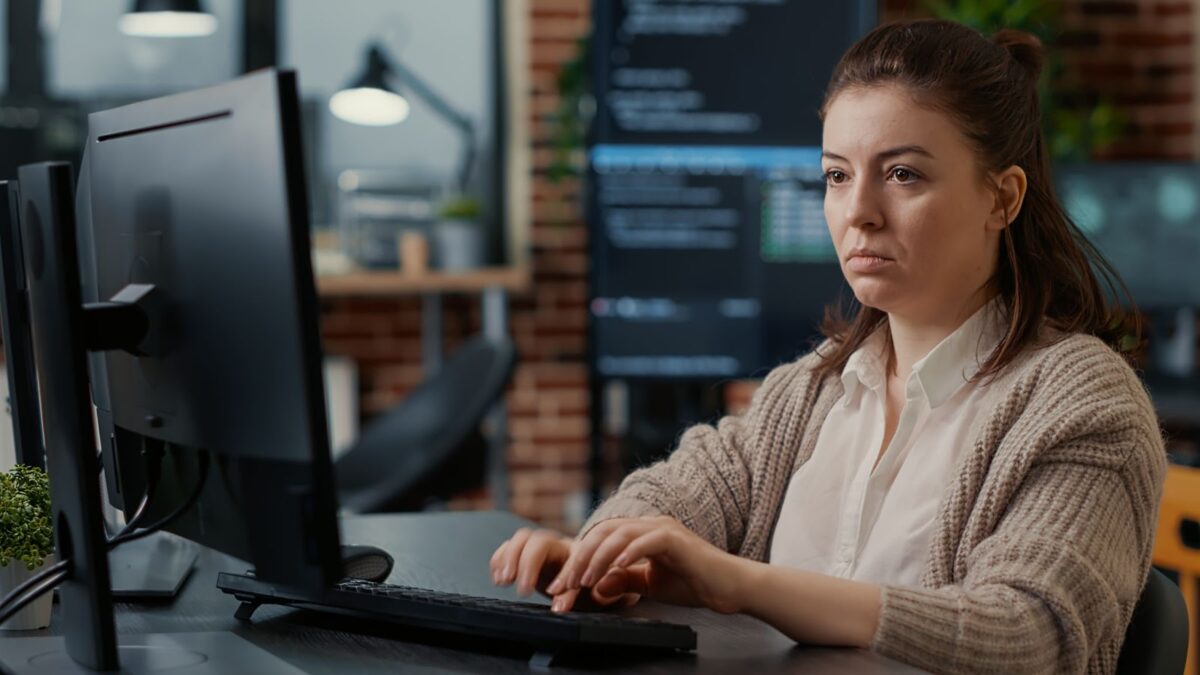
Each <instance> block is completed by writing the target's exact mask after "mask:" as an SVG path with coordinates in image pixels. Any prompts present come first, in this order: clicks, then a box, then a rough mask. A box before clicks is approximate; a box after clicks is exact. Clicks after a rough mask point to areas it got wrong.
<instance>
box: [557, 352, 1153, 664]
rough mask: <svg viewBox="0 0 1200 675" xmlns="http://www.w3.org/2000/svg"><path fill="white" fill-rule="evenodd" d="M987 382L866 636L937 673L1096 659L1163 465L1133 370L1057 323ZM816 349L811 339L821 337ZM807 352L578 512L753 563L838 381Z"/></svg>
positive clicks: (1121, 614)
mask: <svg viewBox="0 0 1200 675" xmlns="http://www.w3.org/2000/svg"><path fill="white" fill-rule="evenodd" d="M1051 337H1052V339H1050V340H1044V341H1043V343H1042V345H1043V346H1040V347H1037V348H1030V349H1027V350H1026V351H1025V352H1024V353H1023V354H1022V355H1020V356H1018V358H1017V359H1016V360H1015V361H1013V362H1012V363H1010V364H1009V365H1008V366H1007V367H1006V368H1005V369H1004V370H1003V371H1002V372H1001V373H1000V375H999V376H998V377H997V378H996V379H994V380H992V381H991V382H990V383H988V384H987V385H986V386H987V387H988V395H987V405H986V409H987V410H989V411H990V412H989V413H987V414H985V415H981V416H980V417H979V418H978V419H976V420H975V422H974V424H973V426H972V431H971V435H970V438H972V439H973V441H972V444H971V449H970V451H969V452H966V453H964V454H963V458H962V459H961V460H960V462H959V464H958V467H957V471H956V474H955V478H954V480H953V482H952V483H951V484H949V485H947V486H946V489H945V493H944V496H943V501H942V504H941V507H940V510H939V513H938V516H937V518H938V523H937V526H936V528H935V533H934V535H933V541H932V544H931V547H930V555H929V560H928V563H927V564H926V567H925V569H924V573H923V576H922V579H921V582H920V584H919V585H918V586H912V587H910V586H892V585H885V586H883V593H882V608H881V616H880V622H879V627H878V630H877V631H876V633H875V636H874V639H873V641H872V644H871V648H872V649H874V650H876V651H878V652H880V653H882V654H885V655H887V656H890V657H892V658H895V659H898V660H900V661H904V662H906V663H909V664H912V665H914V666H917V667H919V668H923V669H926V670H930V671H934V672H946V673H976V672H977V673H1001V672H1003V673H1016V672H1021V673H1051V672H1053V673H1068V672H1070V673H1076V672H1088V673H1111V672H1113V671H1114V670H1115V668H1116V664H1117V656H1118V654H1119V652H1120V649H1121V643H1122V640H1123V639H1124V633H1125V629H1126V626H1127V625H1128V623H1129V618H1130V615H1131V614H1132V612H1133V608H1134V605H1135V604H1136V602H1137V599H1138V596H1139V594H1140V592H1141V589H1142V586H1143V584H1144V583H1145V580H1146V576H1147V573H1148V571H1149V568H1150V550H1151V546H1152V544H1153V540H1154V527H1155V523H1156V519H1157V512H1158V503H1159V498H1160V496H1161V491H1162V482H1163V476H1164V473H1165V471H1166V454H1165V452H1164V449H1163V441H1162V434H1161V432H1160V430H1159V427H1158V422H1157V419H1156V417H1155V414H1154V409H1153V407H1152V406H1151V403H1150V400H1149V398H1148V397H1147V395H1146V390H1145V388H1144V387H1143V385H1142V384H1141V381H1140V380H1139V379H1138V377H1137V375H1136V374H1135V373H1134V372H1133V370H1132V369H1130V368H1129V366H1128V365H1127V364H1126V363H1125V361H1124V360H1123V359H1122V358H1121V357H1120V356H1119V355H1118V354H1116V353H1115V352H1113V351H1112V350H1111V349H1109V348H1108V347H1107V346H1106V345H1105V344H1104V343H1103V342H1101V341H1100V340H1098V339H1097V338H1094V337H1091V336H1086V335H1071V336H1064V335H1061V334H1059V335H1054V336H1051ZM818 351H822V352H823V348H818ZM818 358H819V357H818V356H817V354H816V353H815V352H814V353H811V354H809V355H807V356H805V357H803V358H801V359H799V360H797V361H795V362H793V363H789V364H786V365H783V366H780V367H778V368H775V369H774V370H772V371H771V372H770V373H769V374H768V375H767V377H766V380H765V381H764V382H763V385H762V386H761V387H760V388H759V389H758V391H757V392H756V393H755V395H754V398H753V400H752V402H751V404H750V407H749V409H748V410H747V411H746V412H745V413H744V414H742V415H735V416H728V417H725V418H723V419H721V420H720V421H719V422H718V423H717V425H716V426H715V427H713V426H709V425H697V426H694V427H692V428H690V429H688V430H687V431H686V432H685V433H684V434H683V436H682V437H681V438H680V441H679V446H678V448H677V449H676V450H675V451H674V452H673V453H672V454H671V456H670V457H669V458H668V459H667V460H665V461H662V462H659V463H657V464H654V465H652V466H649V467H647V468H644V469H641V470H638V471H635V472H634V473H632V474H630V475H629V476H628V477H627V478H626V479H625V480H624V481H623V482H622V483H621V486H620V488H619V489H618V490H617V492H616V493H614V494H613V496H612V497H611V498H609V499H608V500H607V501H605V502H604V503H603V504H602V505H601V506H600V507H599V508H598V509H597V511H596V512H595V513H594V514H593V515H592V517H591V518H589V519H588V522H587V524H585V526H584V528H583V530H582V531H581V532H580V536H581V537H582V536H583V535H584V534H585V533H586V532H587V531H588V530H589V529H590V528H591V527H592V526H594V525H595V524H596V523H598V522H600V521H603V520H607V519H610V518H617V517H634V516H645V515H661V514H666V515H670V516H673V517H675V518H678V519H679V520H680V521H681V522H683V524H684V525H686V526H687V527H689V528H690V529H692V530H693V531H695V532H696V533H697V534H699V535H700V536H702V537H704V538H705V539H706V540H708V541H709V542H711V543H713V544H714V545H716V546H718V547H720V548H722V549H724V550H726V551H731V552H736V553H737V554H738V555H740V556H743V557H746V558H751V559H754V560H765V559H766V554H767V551H768V550H770V546H769V544H770V538H771V535H772V532H773V531H774V529H775V522H776V519H777V518H778V516H779V510H780V506H781V504H782V502H783V496H784V492H785V490H786V488H787V486H788V483H789V480H790V478H791V476H792V474H793V472H794V471H796V469H797V468H798V467H800V466H801V465H802V464H803V463H804V462H805V461H806V460H807V459H808V458H809V456H810V455H811V454H812V451H813V448H814V446H815V445H816V441H817V434H818V432H819V431H820V429H821V425H822V423H823V421H824V420H825V416H826V414H827V413H828V412H829V410H830V408H831V407H832V406H833V404H834V403H836V402H837V401H838V399H840V398H841V396H842V394H843V390H842V383H841V380H840V378H838V377H835V376H831V377H827V378H825V379H824V380H823V381H820V380H818V378H816V377H815V376H814V375H813V374H812V368H813V366H814V365H815V364H816V363H817V359H818Z"/></svg>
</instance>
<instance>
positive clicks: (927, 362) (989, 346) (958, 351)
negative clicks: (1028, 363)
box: [913, 297, 1007, 408]
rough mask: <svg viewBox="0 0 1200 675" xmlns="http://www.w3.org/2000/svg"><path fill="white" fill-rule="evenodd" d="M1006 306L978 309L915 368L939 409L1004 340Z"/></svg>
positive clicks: (996, 304) (992, 304)
mask: <svg viewBox="0 0 1200 675" xmlns="http://www.w3.org/2000/svg"><path fill="white" fill-rule="evenodd" d="M1006 328H1007V327H1006V326H1005V323H1004V305H1003V304H1002V303H1001V302H1000V299H999V297H997V298H994V299H993V300H991V301H990V302H988V303H987V304H985V305H984V306H983V307H981V308H979V310H978V311H976V312H975V313H974V314H973V315H971V318H969V319H967V320H966V321H964V322H963V324H962V325H961V326H959V327H958V328H957V329H956V330H955V331H954V332H953V333H951V334H950V335H947V336H946V338H945V339H944V340H942V341H941V342H939V343H938V345H937V346H936V347H934V348H933V349H932V350H931V351H930V352H929V353H928V354H926V355H925V358H923V359H921V360H920V361H917V362H916V363H915V364H913V377H914V379H916V381H917V382H918V383H919V386H920V387H921V389H922V390H923V391H924V392H925V398H926V399H928V401H929V407H930V408H936V407H938V406H940V405H942V404H943V403H945V402H946V401H947V400H949V399H950V397H951V396H953V395H954V394H955V392H957V391H958V390H959V389H960V388H962V386H963V385H964V384H966V383H967V382H969V381H970V380H971V378H973V377H975V374H976V373H978V372H979V368H980V367H981V366H982V365H983V362H984V361H986V360H987V358H988V356H990V355H991V353H992V350H994V349H995V348H996V345H998V344H1000V340H1001V339H1002V338H1003V337H1004V334H1005V331H1006Z"/></svg>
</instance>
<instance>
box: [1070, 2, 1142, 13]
mask: <svg viewBox="0 0 1200 675" xmlns="http://www.w3.org/2000/svg"><path fill="white" fill-rule="evenodd" d="M1079 11H1080V13H1082V14H1084V15H1088V16H1137V14H1138V5H1137V3H1136V2H1081V3H1079Z"/></svg>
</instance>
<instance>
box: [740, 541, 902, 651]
mask: <svg viewBox="0 0 1200 675" xmlns="http://www.w3.org/2000/svg"><path fill="white" fill-rule="evenodd" d="M739 560H740V561H741V562H740V563H738V569H737V571H736V573H735V574H734V575H733V578H734V579H735V580H736V583H735V585H736V587H737V588H738V591H737V593H736V596H737V598H738V602H737V604H736V605H735V606H736V610H735V611H737V612H740V613H743V614H747V615H749V616H753V617H755V618H757V619H760V620H762V621H765V622H766V623H769V624H771V625H772V626H774V627H775V628H777V629H778V630H780V631H781V632H782V633H784V634H785V635H788V636H789V637H791V638H792V639H794V640H796V641H797V642H802V643H808V644H824V645H837V646H853V647H868V646H870V644H871V641H872V639H873V638H874V635H875V631H876V630H877V628H878V624H879V614H880V600H881V594H882V589H881V588H880V587H879V586H878V585H876V584H871V583H866V582H861V581H851V580H849V579H841V578H837V577H830V576H826V575H824V574H818V573H816V572H809V571H806V570H799V569H792V568H787V567H780V566H778V565H769V564H767V563H763V562H756V561H753V560H747V559H744V558H739Z"/></svg>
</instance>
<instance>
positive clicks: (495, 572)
mask: <svg viewBox="0 0 1200 675" xmlns="http://www.w3.org/2000/svg"><path fill="white" fill-rule="evenodd" d="M508 542H509V540H508V539H505V540H504V542H503V543H502V544H500V545H499V546H497V547H496V552H495V553H493V554H492V559H491V560H489V561H488V569H489V570H490V571H491V573H492V583H499V581H500V568H501V566H502V565H503V560H504V549H505V547H507V546H508Z"/></svg>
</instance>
